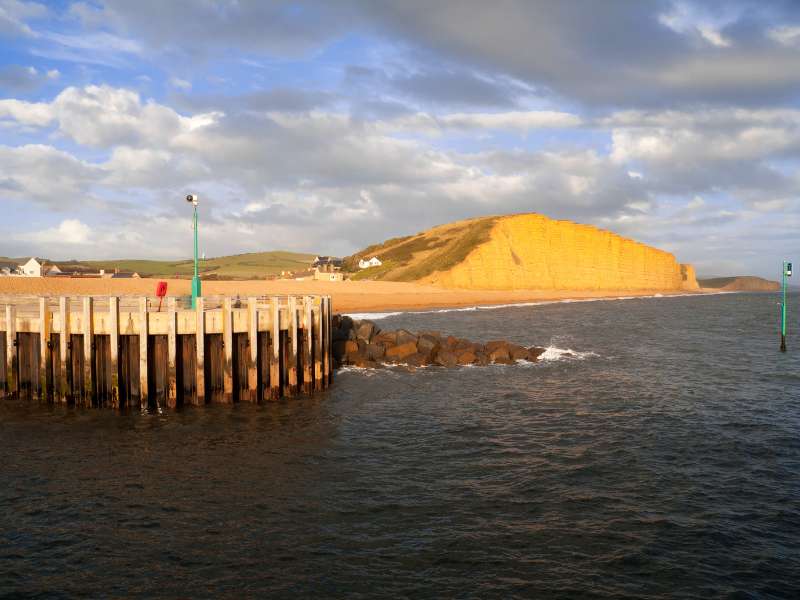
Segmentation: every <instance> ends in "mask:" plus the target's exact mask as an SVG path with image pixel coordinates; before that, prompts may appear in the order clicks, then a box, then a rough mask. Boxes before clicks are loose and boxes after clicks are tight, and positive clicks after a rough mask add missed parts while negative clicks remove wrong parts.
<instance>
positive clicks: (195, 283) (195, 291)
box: [192, 204, 202, 308]
mask: <svg viewBox="0 0 800 600" xmlns="http://www.w3.org/2000/svg"><path fill="white" fill-rule="evenodd" d="M193 226H194V276H193V277H192V308H197V298H198V297H200V296H202V290H201V288H200V273H199V270H198V266H197V205H196V204H195V205H194V218H193Z"/></svg>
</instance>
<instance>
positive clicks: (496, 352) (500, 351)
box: [486, 344, 514, 365]
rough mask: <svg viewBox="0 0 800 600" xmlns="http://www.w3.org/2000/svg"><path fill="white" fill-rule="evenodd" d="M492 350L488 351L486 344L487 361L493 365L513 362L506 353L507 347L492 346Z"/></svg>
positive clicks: (507, 352)
mask: <svg viewBox="0 0 800 600" xmlns="http://www.w3.org/2000/svg"><path fill="white" fill-rule="evenodd" d="M493 348H494V349H493V350H490V349H489V344H486V349H487V350H488V351H489V352H488V357H489V361H490V362H493V363H495V364H500V365H504V364H510V363H512V362H514V360H513V359H512V358H511V354H510V353H509V351H508V347H507V346H493Z"/></svg>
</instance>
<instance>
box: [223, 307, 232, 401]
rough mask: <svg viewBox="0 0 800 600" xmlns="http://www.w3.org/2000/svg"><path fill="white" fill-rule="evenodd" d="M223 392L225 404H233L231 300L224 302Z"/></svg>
mask: <svg viewBox="0 0 800 600" xmlns="http://www.w3.org/2000/svg"><path fill="white" fill-rule="evenodd" d="M222 351H223V359H222V360H223V365H222V385H223V388H222V392H223V398H224V400H223V401H224V402H226V403H231V402H233V314H232V313H231V299H230V298H225V299H223V301H222Z"/></svg>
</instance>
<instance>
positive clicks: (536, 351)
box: [528, 346, 547, 361]
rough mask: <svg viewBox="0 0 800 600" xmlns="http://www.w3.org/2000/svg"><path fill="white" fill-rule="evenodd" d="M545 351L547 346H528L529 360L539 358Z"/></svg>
mask: <svg viewBox="0 0 800 600" xmlns="http://www.w3.org/2000/svg"><path fill="white" fill-rule="evenodd" d="M545 352H547V349H546V348H539V347H537V346H531V347H530V348H528V360H530V361H534V360H539V357H541V356H542V354H544V353H545Z"/></svg>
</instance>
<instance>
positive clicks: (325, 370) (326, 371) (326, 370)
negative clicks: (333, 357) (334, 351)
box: [320, 298, 331, 388]
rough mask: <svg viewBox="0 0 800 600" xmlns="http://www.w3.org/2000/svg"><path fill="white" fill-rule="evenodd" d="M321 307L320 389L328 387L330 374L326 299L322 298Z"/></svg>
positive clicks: (328, 324)
mask: <svg viewBox="0 0 800 600" xmlns="http://www.w3.org/2000/svg"><path fill="white" fill-rule="evenodd" d="M320 304H321V306H322V311H321V313H320V314H321V317H320V318H321V320H322V325H321V329H322V387H323V388H327V387H328V378H329V377H330V372H331V364H330V360H329V352H328V337H329V333H330V323H329V322H328V317H329V311H328V299H327V298H322V302H321V303H320Z"/></svg>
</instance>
